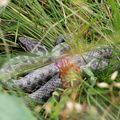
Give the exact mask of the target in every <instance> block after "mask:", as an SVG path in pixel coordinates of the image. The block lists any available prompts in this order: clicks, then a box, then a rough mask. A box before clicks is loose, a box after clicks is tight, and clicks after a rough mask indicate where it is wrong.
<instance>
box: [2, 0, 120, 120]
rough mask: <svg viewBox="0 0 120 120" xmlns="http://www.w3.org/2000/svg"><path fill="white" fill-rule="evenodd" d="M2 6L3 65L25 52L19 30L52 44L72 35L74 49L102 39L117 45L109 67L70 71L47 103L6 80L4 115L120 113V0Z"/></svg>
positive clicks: (70, 117) (110, 118)
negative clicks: (13, 87) (85, 73)
mask: <svg viewBox="0 0 120 120" xmlns="http://www.w3.org/2000/svg"><path fill="white" fill-rule="evenodd" d="M3 1H4V0H3ZM1 3H2V2H1V0H0V4H1ZM0 7H1V9H0V11H2V12H1V24H0V26H1V31H0V34H1V42H0V45H1V47H0V51H1V53H0V64H1V67H2V64H3V63H4V62H5V61H7V60H8V59H10V58H11V57H13V56H16V55H18V54H24V52H23V50H22V49H20V47H19V46H18V45H17V39H18V37H19V36H28V37H31V38H34V39H37V40H40V41H41V42H42V43H43V44H44V45H45V46H46V47H47V49H49V50H50V49H52V48H53V47H54V44H55V39H56V37H57V36H58V35H60V34H64V35H71V36H72V37H71V39H72V40H71V42H70V43H69V44H70V45H71V52H70V54H71V55H74V54H76V53H79V54H82V53H84V52H86V51H89V50H90V49H93V48H94V46H100V45H102V44H104V45H110V46H112V47H113V49H114V51H113V55H112V58H111V62H110V65H109V66H108V68H107V69H105V70H104V71H98V72H97V73H96V72H95V73H92V72H91V73H90V76H88V78H86V79H83V78H82V77H81V74H79V73H76V72H75V71H69V75H65V76H64V77H65V78H64V79H66V78H67V79H66V80H68V81H69V83H70V86H69V87H66V89H58V90H56V91H55V92H54V93H53V95H52V97H51V98H50V99H49V100H48V101H47V102H45V103H44V104H43V105H40V104H37V103H34V102H33V101H31V100H29V98H28V97H26V95H25V93H24V92H22V91H21V90H11V89H9V88H8V86H6V84H3V82H2V81H1V85H0V108H1V110H0V120H19V119H20V120H34V119H35V120H36V119H37V120H45V119H48V120H58V119H61V120H119V119H120V103H119V101H120V91H119V90H120V77H119V69H117V70H115V69H114V65H116V64H117V63H119V59H118V60H117V58H118V56H119V52H116V51H119V45H120V40H119V39H120V36H119V33H120V2H119V0H101V1H99V0H17V1H16V0H11V1H10V3H9V4H8V6H7V7H6V8H5V7H3V6H1V5H0ZM4 8H5V9H4ZM91 77H93V78H94V79H93V81H92V82H95V85H94V86H92V82H91ZM78 83H79V84H78ZM26 103H27V104H26ZM5 111H6V112H5ZM14 112H15V113H14ZM13 113H14V115H13ZM9 116H10V117H11V118H10V117H9ZM15 116H18V118H15Z"/></svg>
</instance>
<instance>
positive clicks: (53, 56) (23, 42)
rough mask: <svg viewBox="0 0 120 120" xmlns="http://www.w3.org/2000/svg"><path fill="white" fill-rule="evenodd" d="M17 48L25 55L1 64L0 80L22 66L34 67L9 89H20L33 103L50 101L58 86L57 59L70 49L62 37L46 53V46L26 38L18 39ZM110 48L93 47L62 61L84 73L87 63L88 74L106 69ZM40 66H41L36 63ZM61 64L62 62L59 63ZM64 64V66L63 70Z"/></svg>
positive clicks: (11, 74) (58, 70)
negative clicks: (89, 71) (19, 47)
mask: <svg viewBox="0 0 120 120" xmlns="http://www.w3.org/2000/svg"><path fill="white" fill-rule="evenodd" d="M18 43H19V45H20V46H21V47H22V48H23V49H24V50H25V51H27V52H29V53H30V56H29V55H23V56H17V57H13V58H12V59H10V60H9V61H8V62H6V63H5V64H3V66H2V67H1V69H0V74H1V76H0V79H2V80H9V79H12V77H15V76H17V75H18V74H19V73H20V72H21V71H23V70H24V69H25V68H26V67H29V66H31V65H34V64H36V65H37V66H38V67H37V68H36V69H35V70H32V71H30V72H28V73H27V74H26V75H25V76H23V77H21V78H18V79H17V80H16V79H13V80H12V82H11V83H12V86H13V87H16V86H17V87H19V88H21V89H23V90H24V91H25V92H26V93H28V96H29V97H30V98H31V99H32V100H33V101H35V102H38V103H42V102H44V101H46V100H48V99H49V98H50V96H51V95H52V93H53V92H54V91H55V90H56V89H57V88H61V87H62V80H61V77H60V71H61V60H60V59H59V58H60V56H62V55H64V54H65V53H66V51H69V50H70V46H69V45H68V44H67V43H66V42H65V37H62V38H60V37H59V38H58V40H57V42H56V46H55V47H54V48H53V49H52V50H51V51H50V52H48V50H47V49H46V47H45V46H44V45H42V44H41V43H40V42H38V41H36V40H33V39H31V38H28V37H19V40H18ZM111 55H112V48H111V47H110V46H102V47H99V48H95V49H94V50H91V51H89V52H86V53H85V54H84V55H79V54H76V55H72V56H65V58H64V59H63V61H66V59H67V60H69V61H70V63H73V64H75V65H76V66H77V67H78V68H80V70H81V72H83V73H84V70H85V68H86V66H87V65H88V64H89V63H90V69H91V70H92V71H96V70H103V69H105V68H107V67H108V65H109V61H110V57H111ZM43 63H48V64H44V65H43V66H42V67H41V65H40V64H43ZM62 65H64V62H63V64H62ZM66 66H67V64H65V67H66Z"/></svg>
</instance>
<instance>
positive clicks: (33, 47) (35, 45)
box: [18, 37, 48, 55]
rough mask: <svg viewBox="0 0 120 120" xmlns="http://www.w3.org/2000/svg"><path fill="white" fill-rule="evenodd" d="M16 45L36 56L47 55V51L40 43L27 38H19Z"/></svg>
mask: <svg viewBox="0 0 120 120" xmlns="http://www.w3.org/2000/svg"><path fill="white" fill-rule="evenodd" d="M18 44H19V45H20V46H21V47H22V48H23V49H24V50H25V51H28V52H30V53H33V54H36V55H45V54H47V53H48V51H47V49H46V48H45V46H44V45H42V44H41V43H40V42H38V41H36V40H34V39H32V38H28V37H19V40H18Z"/></svg>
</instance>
